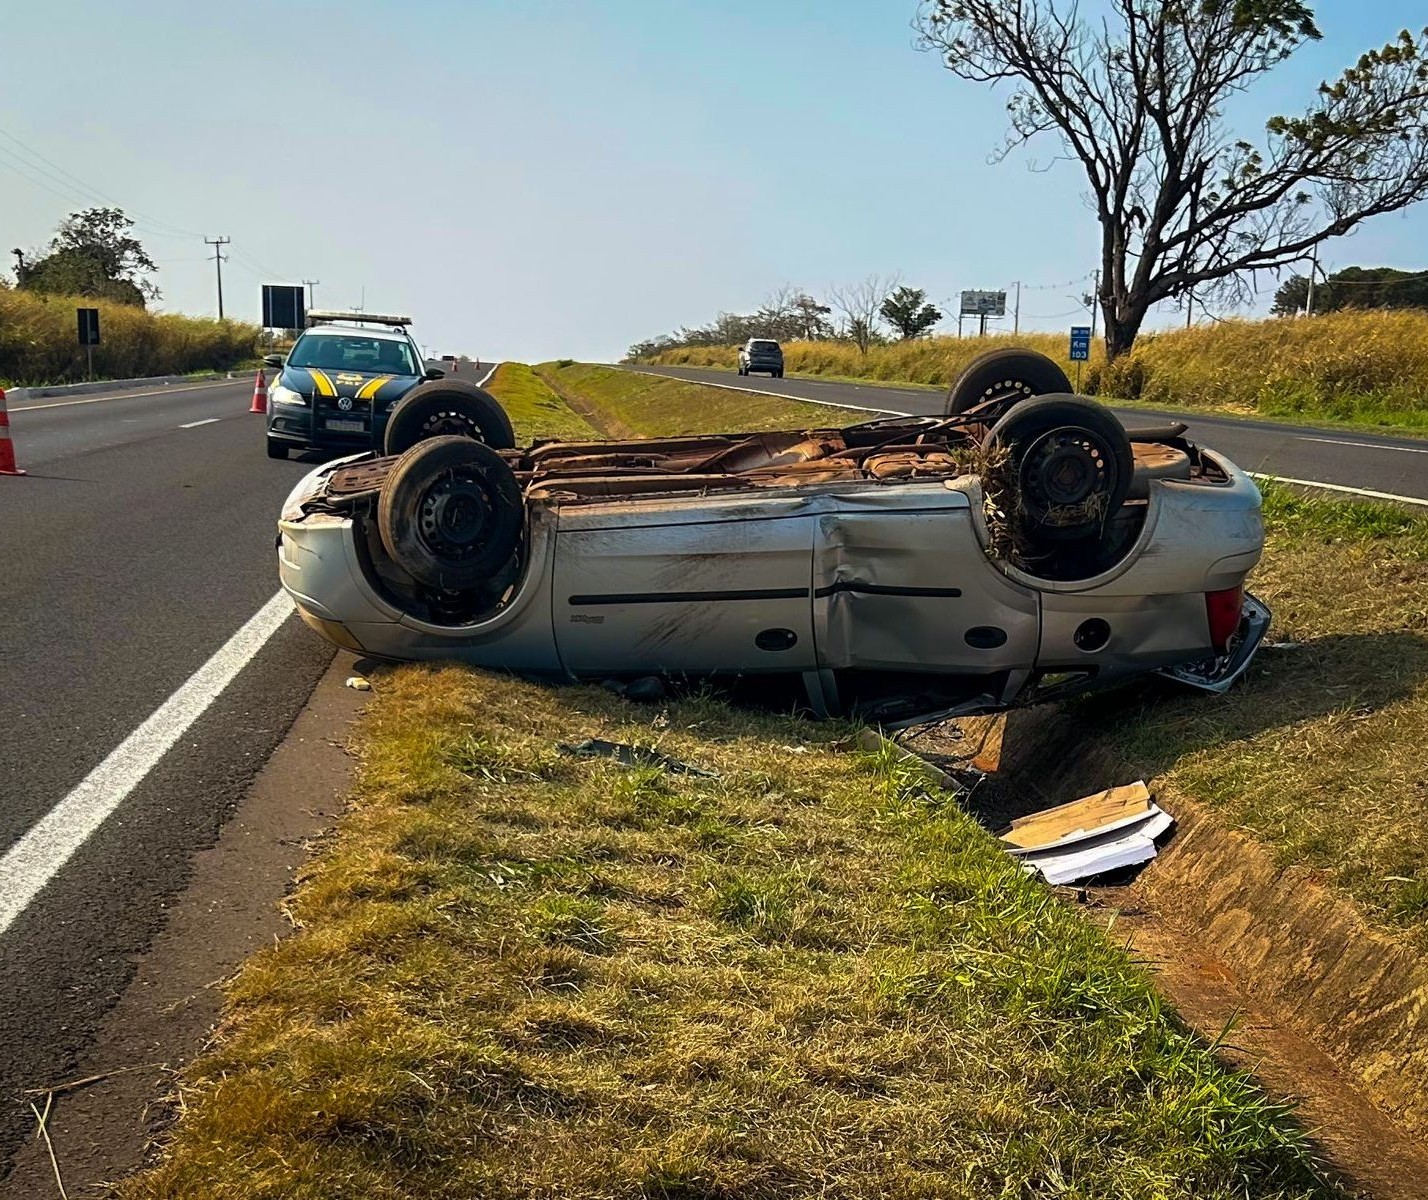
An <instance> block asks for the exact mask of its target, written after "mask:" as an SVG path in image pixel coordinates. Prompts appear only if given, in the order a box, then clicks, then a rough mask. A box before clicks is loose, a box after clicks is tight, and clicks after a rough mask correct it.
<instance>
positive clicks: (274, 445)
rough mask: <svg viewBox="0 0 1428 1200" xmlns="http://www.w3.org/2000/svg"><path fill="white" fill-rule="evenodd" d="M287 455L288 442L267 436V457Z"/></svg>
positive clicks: (283, 456) (285, 456)
mask: <svg viewBox="0 0 1428 1200" xmlns="http://www.w3.org/2000/svg"><path fill="white" fill-rule="evenodd" d="M287 456H288V444H287V443H286V442H280V441H278V440H277V439H276V438H269V439H268V457H269V458H287Z"/></svg>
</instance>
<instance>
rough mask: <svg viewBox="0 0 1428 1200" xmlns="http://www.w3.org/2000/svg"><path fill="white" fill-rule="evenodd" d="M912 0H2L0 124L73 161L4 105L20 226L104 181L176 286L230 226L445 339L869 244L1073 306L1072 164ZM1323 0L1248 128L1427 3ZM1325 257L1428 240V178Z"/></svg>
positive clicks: (783, 276) (788, 272)
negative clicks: (1398, 207)
mask: <svg viewBox="0 0 1428 1200" xmlns="http://www.w3.org/2000/svg"><path fill="white" fill-rule="evenodd" d="M914 8H915V0H822V2H815V0H778V2H777V3H773V2H771V0H722V2H713V0H579V2H577V0H547V2H545V3H540V4H534V3H532V4H513V3H509V2H500V0H465V2H458V0H407V2H406V3H401V4H399V3H388V2H382V0H345V2H344V3H340V4H339V3H321V4H316V3H300V2H294V0H286V2H284V3H273V2H269V0H251V2H248V3H228V4H223V5H196V4H194V3H193V2H192V0H182V2H180V0H131V2H130V3H126V4H115V3H113V0H104V2H103V3H100V2H98V0H60V2H57V3H53V4H47V5H40V4H30V5H21V4H20V3H18V0H10V2H9V3H6V4H5V5H4V11H3V12H0V46H3V47H4V49H5V53H4V70H3V73H0V131H3V132H4V133H5V134H9V135H11V136H13V137H14V138H18V139H19V141H20V142H21V143H23V144H24V145H25V146H27V147H29V148H30V149H32V150H34V151H38V152H39V153H40V154H42V155H43V156H44V157H45V158H46V159H49V160H50V161H51V162H52V163H54V164H57V166H58V167H59V168H62V169H63V170H64V171H66V172H69V173H70V174H72V175H73V176H75V177H77V178H78V179H79V180H81V181H83V183H84V185H85V186H84V187H80V186H79V185H77V184H75V183H73V182H70V181H68V180H65V179H63V177H61V178H60V179H59V180H57V179H56V178H55V177H54V176H53V175H49V176H47V175H45V174H44V173H43V172H42V171H41V170H40V168H41V167H43V166H44V164H37V163H36V162H35V160H34V159H33V158H29V159H27V158H26V157H25V155H24V153H23V152H22V151H21V150H20V149H19V147H18V146H17V145H16V144H15V142H13V141H8V140H6V139H5V138H4V137H3V136H0V248H3V249H4V250H5V251H8V250H9V248H10V247H11V246H22V247H27V248H28V247H36V246H40V245H42V244H43V243H44V242H45V241H46V240H47V239H48V237H49V236H50V234H51V233H52V231H53V228H54V226H55V224H56V223H57V221H58V220H59V218H60V217H61V216H62V215H63V214H64V213H65V212H66V211H68V210H70V209H73V208H76V207H81V206H84V205H87V204H90V203H103V202H105V200H106V199H112V200H113V201H115V202H117V203H119V204H120V205H121V206H123V207H124V208H126V209H128V210H129V211H130V213H131V214H132V215H136V216H140V218H141V224H142V226H143V228H142V229H141V231H140V233H141V236H142V237H143V238H144V239H145V241H146V243H147V244H148V246H149V248H150V250H151V252H152V254H153V256H154V257H155V259H157V260H158V262H159V264H160V267H161V270H160V272H159V274H158V276H157V282H158V283H159V285H160V286H161V287H162V289H163V292H164V296H163V301H162V304H163V307H165V308H168V309H172V310H182V311H187V312H200V313H205V312H206V313H212V312H214V311H215V307H216V306H215V297H214V283H213V266H212V263H211V262H205V261H204V259H203V256H204V254H205V252H206V248H205V247H204V245H203V243H202V241H201V236H202V235H203V234H209V235H215V234H224V235H227V236H230V237H232V239H233V245H232V247H231V248H230V249H231V252H232V258H231V261H230V262H229V263H228V264H226V266H225V273H224V283H225V292H226V307H227V309H228V312H229V315H232V316H239V317H244V318H247V319H250V320H252V319H256V318H257V316H258V298H259V291H258V288H259V284H260V283H262V282H292V281H297V280H300V279H304V278H307V279H317V280H321V283H320V285H319V286H318V288H317V301H318V304H319V305H320V306H337V305H343V306H345V305H349V304H355V303H356V302H358V301H359V300H360V299H361V298H362V296H363V293H364V289H365V298H366V304H367V307H368V308H369V309H377V308H386V309H392V308H396V309H404V310H410V311H411V312H412V313H413V314H414V315H415V316H416V317H417V318H418V321H419V331H420V334H421V338H422V340H423V341H424V342H426V343H428V344H429V345H430V346H431V347H432V349H433V351H435V352H438V353H441V352H464V353H470V354H479V355H484V356H486V357H493V356H503V357H509V358H518V359H527V360H538V359H542V358H550V357H555V356H561V355H568V356H572V357H581V358H615V357H618V356H619V355H620V354H621V353H622V352H623V351H624V349H625V347H626V346H627V345H628V344H629V343H630V342H632V341H634V340H637V339H639V338H642V337H645V336H648V335H651V334H655V333H659V332H662V331H665V330H668V329H671V328H673V327H675V326H677V325H680V324H682V323H696V322H700V321H703V320H705V319H707V318H708V317H710V316H712V315H713V314H714V313H715V312H716V311H717V310H719V309H734V310H739V309H747V308H751V307H753V306H755V305H756V304H757V303H758V301H759V300H760V299H761V298H762V297H763V296H765V295H766V294H767V293H768V292H769V291H771V290H772V289H773V288H775V287H777V286H778V285H779V284H782V283H785V282H789V283H794V284H798V285H801V286H803V287H806V288H809V289H811V290H813V291H815V292H817V291H820V290H822V289H824V288H826V286H827V285H828V284H830V283H837V282H849V281H852V280H855V279H858V278H860V277H861V276H863V275H865V274H867V273H869V272H874V271H878V272H890V271H899V272H901V273H902V275H903V276H904V278H905V279H906V280H907V281H909V282H911V283H914V284H917V285H920V286H922V287H925V288H926V289H927V290H928V291H929V293H930V295H931V296H932V297H933V298H934V299H937V300H943V299H946V298H948V297H951V296H954V295H955V294H956V292H957V291H958V290H960V289H962V288H996V287H1003V286H1008V285H1010V284H1011V282H1012V281H1013V280H1017V279H1020V280H1023V281H1024V282H1025V285H1026V288H1027V290H1026V291H1025V292H1024V294H1023V300H1022V310H1023V327H1025V328H1046V329H1061V328H1064V327H1066V326H1067V325H1069V324H1072V323H1074V322H1075V321H1076V320H1078V314H1076V313H1075V312H1074V311H1072V310H1073V309H1074V307H1075V302H1074V301H1073V300H1071V299H1068V297H1070V296H1072V295H1073V294H1075V293H1077V292H1078V291H1079V290H1080V287H1081V285H1079V284H1071V285H1070V286H1052V285H1063V284H1067V283H1068V282H1069V281H1071V280H1075V279H1078V278H1081V277H1085V276H1088V275H1089V273H1090V271H1091V269H1092V267H1093V266H1094V265H1095V262H1096V245H1097V243H1096V234H1097V229H1096V226H1095V222H1094V219H1093V217H1092V216H1091V214H1090V212H1089V211H1088V209H1087V208H1086V206H1085V203H1084V201H1083V200H1082V191H1083V189H1082V179H1081V176H1080V174H1079V168H1077V167H1075V166H1073V165H1069V164H1063V165H1058V166H1055V167H1054V168H1053V169H1051V170H1050V171H1048V172H1045V173H1032V172H1031V171H1030V170H1028V166H1027V160H1026V158H1021V159H1018V160H1015V161H1011V162H1007V163H1004V164H1002V165H999V166H991V165H989V164H988V163H987V155H988V153H989V151H991V150H992V149H993V148H994V147H995V146H996V144H997V142H998V140H999V138H1000V136H1001V133H1002V130H1003V129H1004V125H1005V122H1004V112H1003V103H1004V97H1003V96H1002V95H1000V94H997V93H994V92H992V91H991V90H990V89H988V88H985V87H979V86H976V85H973V84H968V83H963V82H961V81H960V80H957V79H955V78H954V77H953V76H952V75H950V74H949V73H948V72H946V71H945V70H943V69H942V68H941V67H940V65H939V64H938V62H937V60H936V59H935V58H934V57H933V56H931V55H927V54H922V53H919V52H917V51H915V50H914V49H913V44H912V43H913V36H912V32H911V28H910V20H911V17H912V14H913V11H914ZM1315 8H1316V12H1317V15H1318V18H1319V22H1320V25H1321V27H1322V28H1323V30H1324V33H1325V39H1324V42H1323V43H1321V44H1320V45H1318V46H1314V47H1310V48H1309V49H1307V50H1306V51H1304V52H1302V54H1301V55H1300V56H1299V57H1297V58H1296V59H1295V60H1294V61H1293V62H1292V63H1291V64H1289V65H1288V66H1286V67H1284V68H1281V70H1280V72H1279V73H1278V75H1277V76H1276V77H1275V79H1274V81H1273V82H1272V83H1269V84H1267V85H1266V86H1264V87H1262V88H1261V89H1260V91H1259V92H1257V93H1256V95H1254V96H1252V97H1249V98H1247V99H1246V101H1245V103H1244V105H1243V108H1244V111H1245V113H1246V117H1245V120H1244V122H1243V123H1244V128H1245V132H1246V133H1249V134H1256V133H1258V132H1259V130H1260V127H1261V125H1262V122H1263V118H1264V117H1265V116H1267V115H1269V113H1271V112H1274V111H1281V110H1284V109H1296V108H1300V107H1302V106H1303V104H1304V103H1305V101H1306V100H1307V99H1308V98H1309V96H1310V93H1311V91H1312V88H1313V86H1314V85H1315V84H1316V83H1317V82H1318V81H1319V80H1320V79H1321V78H1324V77H1325V76H1329V75H1334V74H1337V72H1338V71H1339V70H1340V69H1341V68H1342V67H1343V66H1345V65H1347V64H1348V63H1350V62H1352V61H1353V59H1354V58H1356V57H1357V56H1358V54H1359V53H1360V52H1361V51H1362V50H1364V49H1366V48H1368V47H1369V46H1371V45H1379V44H1382V43H1383V42H1384V41H1385V40H1387V39H1388V38H1390V37H1391V36H1392V35H1394V34H1395V33H1396V32H1397V31H1398V30H1399V29H1400V28H1403V27H1405V26H1407V27H1409V28H1417V27H1418V26H1419V25H1421V24H1422V23H1423V21H1424V20H1425V17H1428V13H1425V10H1424V7H1423V4H1422V0H1373V3H1371V4H1370V3H1363V2H1362V0H1327V2H1324V3H1320V4H1318V5H1315ZM1053 149H1054V147H1053V146H1052V144H1051V143H1048V144H1046V145H1045V146H1044V147H1042V148H1041V150H1040V153H1039V155H1038V157H1040V158H1041V159H1042V160H1043V161H1044V160H1046V159H1048V158H1050V156H1051V154H1052V152H1053ZM17 167H20V170H19V171H17V169H16V168H17ZM47 169H48V168H47ZM42 185H43V186H42ZM46 187H48V188H49V189H52V190H49V191H47V190H45V188H46ZM55 193H58V194H55ZM96 193H97V194H96ZM1325 262H1326V263H1327V265H1328V266H1329V267H1330V269H1332V268H1333V267H1335V266H1339V265H1346V264H1349V263H1363V264H1373V265H1378V264H1387V265H1394V266H1401V267H1405V268H1413V269H1422V268H1425V267H1428V206H1423V207H1419V208H1418V209H1415V210H1410V212H1408V213H1406V214H1403V215H1399V216H1392V217H1387V218H1380V219H1379V220H1378V221H1376V222H1374V223H1372V224H1370V225H1369V226H1367V227H1365V228H1364V230H1363V231H1362V232H1360V233H1358V234H1357V235H1355V236H1354V237H1352V238H1350V239H1347V240H1345V241H1340V242H1337V243H1334V244H1331V246H1330V247H1329V248H1328V250H1327V252H1326V255H1325ZM10 265H11V260H10V259H9V257H8V254H6V256H5V266H6V267H7V268H8V267H9V266H10ZM1271 286H1272V285H1271ZM1166 319H1173V318H1166Z"/></svg>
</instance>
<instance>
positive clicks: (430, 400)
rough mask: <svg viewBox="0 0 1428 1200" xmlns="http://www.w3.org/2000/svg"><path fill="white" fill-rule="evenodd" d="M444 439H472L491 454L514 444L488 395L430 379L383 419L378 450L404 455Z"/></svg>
mask: <svg viewBox="0 0 1428 1200" xmlns="http://www.w3.org/2000/svg"><path fill="white" fill-rule="evenodd" d="M447 435H455V436H457V437H469V438H474V439H475V440H476V441H478V442H485V443H486V445H488V446H490V447H491V448H492V449H495V450H510V449H512V448H513V447H514V446H515V444H516V432H515V430H514V429H512V428H511V418H510V417H508V416H506V410H505V409H503V408H502V407H501V406H500V404H499V403H498V402H497V400H496V397H495V396H493V395H491V393H490V392H487V391H483V390H482V389H481V388H478V387H477V386H476V385H475V384H474V383H467V382H466V380H464V379H433V380H431V381H429V382H427V383H420V384H417V386H416V387H414V388H412V390H411V391H409V392H408V393H407V394H406V395H405V396H403V397H402V398H401V400H399V401H398V402H397V407H396V408H394V409H393V410H392V415H391V416H390V417H388V418H387V432H386V434H385V435H384V436H383V438H382V450H383V451H384V452H385V453H387V454H404V453H406V452H407V451H408V450H410V449H411V448H412V447H413V446H415V445H416V444H417V443H418V442H420V441H424V440H425V439H427V438H433V437H444V436H447Z"/></svg>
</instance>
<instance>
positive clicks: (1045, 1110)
mask: <svg viewBox="0 0 1428 1200" xmlns="http://www.w3.org/2000/svg"><path fill="white" fill-rule="evenodd" d="M837 732H838V731H837V730H833V729H829V728H828V727H815V726H808V725H801V724H798V723H794V722H791V721H789V720H786V719H782V718H778V717H772V716H763V717H760V716H750V715H747V714H743V713H738V712H734V711H732V710H730V709H729V708H728V707H726V706H725V705H724V704H722V703H718V702H715V701H712V700H699V699H695V700H692V701H688V702H685V703H679V704H674V705H671V706H670V707H669V708H668V709H667V710H665V711H664V712H661V713H659V714H657V715H656V714H654V713H652V712H651V711H650V710H646V709H639V708H634V707H631V706H629V705H627V704H626V703H624V702H622V701H620V700H618V699H616V698H615V697H613V696H611V695H609V694H607V693H605V692H602V691H599V690H597V689H569V690H563V691H556V690H550V689H545V688H540V687H536V686H532V685H529V684H524V683H520V682H516V681H513V680H510V679H506V678H500V677H496V676H492V675H485V674H480V673H477V672H472V671H467V670H460V669H456V668H448V669H445V670H440V669H429V668H405V669H403V670H401V671H397V672H395V673H393V674H391V675H388V676H383V677H381V678H380V679H379V681H378V684H377V696H376V701H375V704H374V706H373V711H372V713H371V715H370V716H369V719H368V721H367V723H366V726H365V728H364V730H363V732H362V736H361V743H360V745H361V756H362V763H361V770H360V780H359V784H358V788H357V791H356V794H355V795H354V796H353V799H352V804H351V807H350V809H349V811H348V813H347V814H346V816H345V817H344V818H343V820H342V823H341V827H340V829H339V832H338V835H337V837H336V839H335V841H334V842H333V844H331V845H330V846H328V847H327V848H326V850H325V851H324V852H323V853H322V855H321V856H320V857H319V858H318V860H317V861H316V862H315V863H314V864H313V866H312V867H311V869H310V870H309V871H308V874H307V878H306V880H305V881H304V883H303V885H302V887H301V889H300V890H299V892H298V893H297V895H296V896H295V897H294V898H293V900H292V902H291V912H292V914H293V917H294V920H295V921H296V922H297V923H298V925H299V926H300V927H301V932H300V933H299V934H298V935H297V936H295V937H293V938H290V939H288V940H287V941H285V942H283V943H281V944H279V945H277V946H274V947H273V948H271V949H269V950H266V951H264V952H262V953H260V954H259V955H257V956H255V957H254V958H253V959H252V960H251V961H250V962H249V963H248V964H247V966H246V967H245V968H244V969H243V971H242V973H241V974H240V976H239V977H238V979H237V980H236V982H235V983H234V984H233V985H232V986H231V988H230V992H229V1007H228V1017H227V1022H226V1027H225V1029H224V1033H223V1037H222V1040H221V1043H220V1045H219V1046H218V1048H217V1049H216V1050H215V1051H214V1052H212V1053H211V1054H209V1055H208V1056H207V1057H206V1058H205V1059H204V1060H202V1061H201V1062H200V1063H199V1064H198V1066H197V1067H196V1069H195V1070H194V1071H193V1072H192V1073H191V1075H190V1078H189V1080H188V1082H187V1084H186V1086H185V1089H184V1091H183V1104H184V1109H185V1115H184V1118H183V1120H182V1121H181V1122H180V1124H179V1127H178V1132H177V1140H176V1143H175V1145H174V1147H173V1149H172V1153H171V1154H170V1156H169V1159H168V1161H167V1162H166V1163H165V1165H163V1166H162V1167H160V1168H159V1169H157V1170H155V1171H153V1172H151V1173H149V1174H147V1175H145V1176H142V1177H140V1178H138V1179H136V1180H133V1181H131V1182H130V1183H129V1184H128V1185H127V1186H126V1187H125V1188H124V1189H123V1191H122V1194H123V1195H125V1196H127V1197H130V1198H137V1197H179V1196H183V1197H227V1196H233V1197H238V1196H241V1197H245V1198H250V1200H251V1198H254V1197H278V1196H284V1197H290V1196H323V1197H339V1196H341V1197H346V1196H351V1197H359V1196H360V1197H374V1196H382V1197H395V1196H411V1197H428V1196H443V1197H458V1196H482V1197H513V1198H514V1197H623V1196H631V1197H638V1196H651V1197H654V1196H658V1197H686V1198H694V1197H710V1198H712V1197H729V1198H732V1197H750V1198H752V1197H789V1196H824V1197H832V1196H843V1197H869V1196H905V1197H934V1196H936V1197H953V1196H967V1197H993V1196H1032V1195H1059V1196H1067V1197H1085V1198H1087V1200H1091V1198H1093V1197H1094V1198H1100V1197H1108V1196H1127V1197H1129V1196H1144V1197H1180V1196H1183V1197H1192V1196H1193V1197H1198V1198H1206V1197H1226V1198H1228V1197H1231V1196H1233V1197H1245V1196H1251V1197H1270V1196H1276V1197H1278V1196H1330V1195H1333V1194H1334V1193H1333V1192H1332V1191H1331V1190H1330V1189H1328V1188H1326V1187H1323V1186H1321V1185H1318V1184H1316V1183H1315V1181H1314V1179H1313V1177H1312V1175H1311V1173H1310V1171H1309V1169H1308V1167H1307V1165H1306V1161H1305V1159H1304V1157H1303V1155H1302V1153H1301V1151H1300V1149H1299V1148H1298V1145H1297V1135H1296V1134H1295V1133H1294V1132H1293V1130H1292V1128H1291V1127H1290V1126H1289V1124H1288V1123H1287V1121H1286V1120H1285V1118H1284V1117H1283V1115H1282V1113H1280V1112H1279V1111H1277V1110H1276V1109H1275V1108H1273V1107H1272V1106H1270V1105H1269V1104H1267V1103H1266V1101H1265V1100H1264V1099H1263V1097H1262V1096H1261V1095H1260V1094H1259V1093H1258V1092H1257V1090H1256V1089H1255V1088H1254V1086H1253V1085H1252V1084H1251V1083H1250V1082H1249V1081H1248V1080H1247V1079H1245V1078H1244V1077H1242V1076H1239V1075H1235V1074H1232V1073H1229V1072H1227V1071H1226V1070H1225V1069H1223V1068H1222V1067H1220V1066H1219V1065H1218V1064H1217V1063H1216V1061H1215V1059H1214V1057H1213V1055H1212V1053H1211V1052H1210V1051H1209V1050H1207V1049H1206V1048H1205V1047H1204V1046H1203V1045H1201V1044H1198V1043H1197V1042H1196V1040H1195V1039H1194V1038H1193V1037H1192V1036H1190V1035H1188V1034H1187V1033H1186V1032H1185V1031H1184V1030H1183V1029H1182V1027H1181V1026H1180V1025H1179V1024H1178V1022H1176V1021H1175V1020H1174V1018H1173V1017H1171V1016H1170V1015H1169V1014H1168V1013H1167V1012H1165V1010H1164V1009H1163V1007H1162V1004H1161V1002H1160V1000H1159V999H1158V998H1157V996H1156V995H1155V993H1154V992H1153V991H1152V989H1151V987H1150V986H1149V984H1148V983H1147V980H1146V977H1145V975H1144V973H1143V972H1142V971H1141V970H1140V969H1138V968H1136V967H1134V966H1133V965H1131V963H1130V962H1129V961H1128V959H1127V958H1126V956H1125V955H1124V954H1123V953H1122V952H1121V951H1120V950H1118V949H1116V948H1115V947H1113V946H1112V945H1110V944H1109V943H1108V942H1107V941H1106V940H1105V938H1104V937H1103V936H1102V935H1101V934H1100V933H1099V932H1098V931H1097V930H1095V929H1094V928H1093V927H1092V926H1090V925H1089V924H1086V923H1084V922H1082V921H1081V920H1080V919H1079V918H1078V917H1077V916H1076V915H1075V913H1074V912H1073V911H1072V910H1071V909H1068V908H1066V907H1064V906H1063V905H1062V904H1061V903H1060V902H1059V901H1057V900H1055V899H1054V898H1053V897H1052V895H1051V894H1050V893H1049V892H1048V891H1047V889H1045V888H1043V887H1040V886H1038V885H1036V884H1034V883H1032V882H1030V881H1028V880H1026V879H1025V878H1024V877H1022V876H1021V875H1020V874H1019V872H1018V871H1017V870H1016V869H1015V868H1014V866H1013V864H1012V863H1011V862H1010V861H1009V860H1008V859H1007V858H1006V857H1005V856H1004V855H1003V854H1002V853H1001V852H1000V851H999V850H997V849H996V847H995V846H994V844H993V843H992V840H991V839H990V837H989V836H988V835H987V834H986V833H984V832H983V831H982V830H981V829H980V827H978V826H977V825H976V824H975V823H974V822H973V821H972V820H971V819H970V818H969V817H967V816H965V815H964V814H963V813H962V812H961V811H960V809H959V808H958V806H957V805H956V804H955V802H953V800H952V799H951V798H950V797H947V796H944V795H937V794H932V793H929V792H927V791H926V790H925V789H924V788H923V787H922V786H921V785H920V784H919V783H918V781H917V780H916V778H915V777H913V776H911V775H909V774H907V773H906V771H905V769H903V768H900V767H899V766H898V765H897V764H896V763H895V761H894V760H892V759H891V758H888V757H884V756H852V755H847V754H839V753H836V752H834V751H833V750H832V749H830V746H829V740H830V738H832V737H833V736H835V735H836V733H837ZM591 737H601V738H606V739H610V740H612V741H616V742H625V743H631V744H638V745H642V746H654V745H657V746H658V749H659V751H660V752H661V753H662V754H665V755H669V756H672V757H675V758H676V759H678V760H681V761H684V762H687V763H689V764H691V765H695V766H697V767H699V768H701V769H704V770H708V771H713V772H716V773H717V775H716V776H714V777H704V776H697V775H689V774H682V773H679V772H677V771H674V770H669V769H665V768H663V767H659V766H650V767H640V768H637V769H634V770H627V769H624V768H621V767H619V766H616V765H614V764H613V763H611V762H609V761H606V760H603V759H594V760H585V759H580V758H576V757H573V756H571V755H569V754H566V753H563V752H562V751H561V749H560V743H562V742H564V743H578V742H580V741H582V740H584V739H586V738H591Z"/></svg>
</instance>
